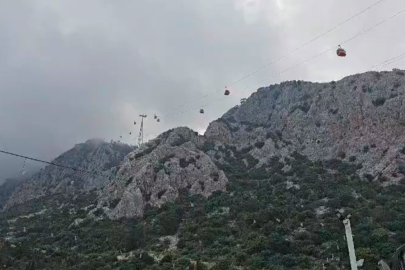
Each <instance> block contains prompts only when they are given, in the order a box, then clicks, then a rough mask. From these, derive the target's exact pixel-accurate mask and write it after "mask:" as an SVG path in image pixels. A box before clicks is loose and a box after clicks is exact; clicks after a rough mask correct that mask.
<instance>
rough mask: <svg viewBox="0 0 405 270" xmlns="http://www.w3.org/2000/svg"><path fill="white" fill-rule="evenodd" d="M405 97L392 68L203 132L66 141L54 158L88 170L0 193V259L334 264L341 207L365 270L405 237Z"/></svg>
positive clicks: (259, 107)
mask: <svg viewBox="0 0 405 270" xmlns="http://www.w3.org/2000/svg"><path fill="white" fill-rule="evenodd" d="M404 94H405V72H404V71H401V70H393V71H391V72H366V73H363V74H356V75H352V76H348V77H346V78H343V79H342V80H340V81H337V82H328V83H312V82H304V81H290V82H283V83H281V84H276V85H271V86H269V87H263V88H260V89H258V91H257V92H255V93H254V94H252V95H251V97H250V98H248V99H247V101H246V102H245V103H244V104H241V105H238V106H235V107H234V108H232V109H230V110H229V111H228V112H226V113H225V114H224V115H223V116H222V117H221V118H219V119H217V120H216V121H213V122H212V123H211V124H210V125H209V127H208V128H207V130H206V132H205V134H204V135H203V136H201V135H198V134H197V133H196V132H194V131H192V130H191V129H189V128H187V127H179V128H175V129H172V130H169V131H166V132H164V133H163V134H161V135H160V136H158V137H157V138H156V139H154V140H151V141H149V142H147V143H145V144H144V145H142V146H141V147H139V148H136V149H134V148H131V147H129V146H127V145H124V144H109V143H105V142H102V141H100V140H89V141H87V142H86V143H83V144H79V145H76V146H75V147H74V148H72V149H71V150H69V151H68V152H66V153H64V154H62V155H61V156H60V157H58V158H57V159H56V160H55V161H54V162H55V163H58V164H62V165H65V166H71V167H80V168H83V169H84V170H86V171H88V172H91V173H80V172H75V171H72V170H71V169H68V168H60V167H54V166H48V167H46V168H45V169H44V170H42V171H41V172H39V173H38V174H36V175H34V176H33V177H32V178H31V179H29V180H28V181H23V182H22V183H21V184H18V185H16V186H13V187H12V188H10V187H6V186H2V187H0V194H1V196H2V197H1V202H2V205H3V212H2V213H1V216H0V223H1V224H3V226H2V227H1V229H0V236H1V237H3V238H4V239H6V240H7V242H6V244H5V245H6V246H7V245H8V246H7V247H8V249H7V250H8V251H7V252H6V253H5V254H6V255H4V256H3V257H1V258H2V260H3V261H5V262H6V263H7V264H10V265H12V266H14V267H28V266H27V265H28V264H30V265H32V264H35V265H36V267H37V268H32V269H54V268H52V267H55V266H56V265H57V266H58V267H59V269H185V268H186V267H189V265H190V264H193V262H192V261H196V266H195V267H197V268H196V269H213V270H215V269H293V268H294V269H315V268H316V269H319V268H320V267H322V265H324V264H329V266H330V267H331V268H330V269H343V268H344V267H347V262H348V260H347V253H346V252H345V242H344V240H342V234H343V231H342V228H341V227H340V225H341V224H340V223H339V222H337V221H336V219H335V217H334V216H333V212H334V209H336V208H344V209H345V210H346V211H348V212H350V213H352V215H353V224H354V226H355V227H354V228H353V230H354V234H355V245H356V248H357V249H356V252H357V253H358V256H359V257H361V258H364V259H366V265H368V266H367V267H372V265H374V264H373V263H374V260H377V259H378V258H380V257H384V258H386V257H387V256H389V254H391V253H392V252H393V250H395V248H396V246H397V245H399V244H400V243H402V242H403V241H405V234H404V233H403V232H402V230H401V228H403V227H404V226H405V215H404V214H402V209H403V207H405V201H404V199H403V192H405V180H404V179H405V137H404V135H403V134H405V133H404V132H405V105H404ZM7 243H8V244H7ZM10 243H11V244H10ZM0 244H1V243H0ZM10 245H14V248H12V247H11V246H10ZM17 251H18V252H17ZM38 252H39V253H38ZM122 252H124V253H122ZM39 254H46V255H43V256H45V257H46V258H47V259H46V260H47V262H38V261H35V259H34V258H36V257H38V255H39ZM18 256H20V257H18ZM61 258H62V261H61V262H60V263H57V262H59V261H60V260H61ZM13 262H15V263H13ZM17 262H18V263H17ZM175 265H176V267H177V268H176V267H175ZM41 267H42V268H41Z"/></svg>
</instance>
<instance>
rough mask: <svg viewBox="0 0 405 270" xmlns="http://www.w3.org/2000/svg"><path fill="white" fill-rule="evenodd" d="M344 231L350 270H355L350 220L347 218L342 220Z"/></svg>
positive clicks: (355, 262) (355, 263)
mask: <svg viewBox="0 0 405 270" xmlns="http://www.w3.org/2000/svg"><path fill="white" fill-rule="evenodd" d="M343 224H344V225H345V231H346V240H347V248H348V249H349V257H350V266H351V270H357V261H356V253H355V250H354V243H353V234H352V228H351V227H350V220H349V219H348V218H346V219H344V220H343Z"/></svg>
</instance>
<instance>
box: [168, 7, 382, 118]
mask: <svg viewBox="0 0 405 270" xmlns="http://www.w3.org/2000/svg"><path fill="white" fill-rule="evenodd" d="M384 1H386V0H379V1H377V2H375V3H374V4H372V5H370V6H368V7H367V8H365V9H363V10H361V11H360V12H358V13H356V14H355V15H353V16H351V17H349V18H347V19H346V20H344V21H342V22H340V23H338V24H337V25H335V26H333V27H332V28H330V29H328V30H327V31H325V32H323V33H321V34H319V35H318V36H316V37H314V38H313V39H311V40H309V41H308V42H306V43H304V44H303V45H301V46H299V47H297V48H296V49H294V50H292V51H290V52H289V53H286V54H284V55H283V56H281V57H279V58H277V59H276V60H274V61H272V62H270V63H269V64H267V65H265V66H262V67H261V68H259V69H257V70H255V71H253V72H251V73H249V74H248V75H246V76H244V77H242V78H240V79H238V80H236V81H235V82H233V83H231V84H229V85H228V86H232V85H235V84H237V83H239V82H241V81H243V80H244V79H247V78H249V77H250V76H252V75H254V74H256V73H257V72H259V71H261V70H263V69H265V68H266V67H269V66H271V65H272V64H274V63H276V62H278V61H280V60H281V59H283V58H285V57H287V56H289V55H291V54H293V53H295V52H297V51H299V50H300V49H302V48H304V47H305V46H307V45H309V44H310V43H312V42H314V41H316V40H318V39H319V38H321V37H323V36H324V35H326V34H328V33H330V32H332V31H333V30H335V29H337V28H339V27H340V26H342V25H344V24H346V23H347V22H349V21H351V20H352V19H354V18H356V17H357V16H359V15H361V14H362V13H364V12H366V11H368V10H369V9H371V8H373V7H375V6H377V5H378V4H380V3H382V2H384ZM219 91H222V89H221V90H216V91H213V92H210V93H208V94H205V95H203V96H201V97H199V98H196V99H194V100H191V101H189V102H186V103H183V104H181V105H179V106H175V107H172V108H171V109H168V110H167V111H168V112H169V111H172V110H174V109H178V108H181V107H184V106H186V105H189V104H191V103H194V102H196V101H199V100H201V99H204V98H206V97H208V96H210V95H211V94H215V93H217V92H219ZM165 116H168V114H165Z"/></svg>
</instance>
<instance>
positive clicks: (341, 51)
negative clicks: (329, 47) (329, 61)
mask: <svg viewBox="0 0 405 270" xmlns="http://www.w3.org/2000/svg"><path fill="white" fill-rule="evenodd" d="M336 54H337V56H339V57H345V56H346V51H345V50H344V49H343V48H341V47H340V45H339V48H338V49H337V50H336Z"/></svg>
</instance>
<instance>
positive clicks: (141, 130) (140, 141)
mask: <svg viewBox="0 0 405 270" xmlns="http://www.w3.org/2000/svg"><path fill="white" fill-rule="evenodd" d="M146 116H147V115H146V114H140V115H139V117H141V118H142V120H141V129H140V130H139V136H138V147H139V146H141V144H143V119H144V118H146Z"/></svg>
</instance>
